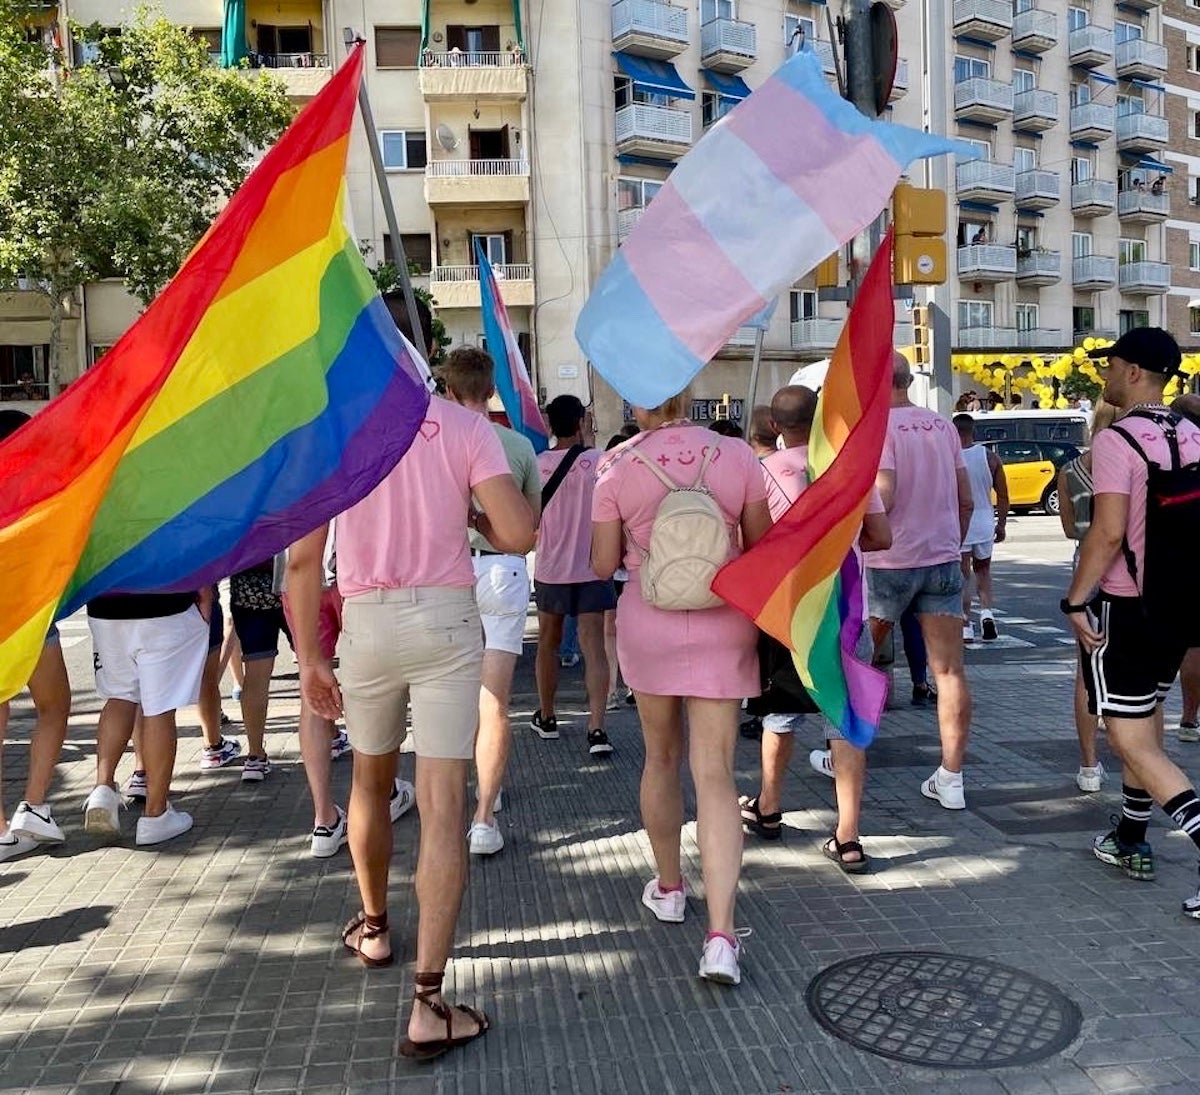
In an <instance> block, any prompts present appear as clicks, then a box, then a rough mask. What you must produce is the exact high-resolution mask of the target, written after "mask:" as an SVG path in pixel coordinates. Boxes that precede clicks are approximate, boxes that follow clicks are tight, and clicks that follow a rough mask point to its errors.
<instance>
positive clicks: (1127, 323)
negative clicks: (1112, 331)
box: [1117, 308, 1150, 335]
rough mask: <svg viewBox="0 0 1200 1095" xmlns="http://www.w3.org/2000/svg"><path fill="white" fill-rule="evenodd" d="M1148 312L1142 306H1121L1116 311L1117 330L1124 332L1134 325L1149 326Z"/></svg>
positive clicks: (1120, 332) (1130, 329)
mask: <svg viewBox="0 0 1200 1095" xmlns="http://www.w3.org/2000/svg"><path fill="white" fill-rule="evenodd" d="M1149 326H1150V313H1149V312H1147V311H1146V310H1145V309H1142V308H1122V309H1121V310H1120V311H1119V312H1118V313H1117V332H1118V333H1119V334H1122V335H1123V334H1125V333H1126V332H1127V331H1132V330H1133V328H1134V327H1149Z"/></svg>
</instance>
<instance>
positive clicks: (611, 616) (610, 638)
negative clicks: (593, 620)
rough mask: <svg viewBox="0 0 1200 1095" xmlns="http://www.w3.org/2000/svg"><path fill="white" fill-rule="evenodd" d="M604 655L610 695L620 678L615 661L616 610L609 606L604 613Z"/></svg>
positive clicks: (618, 668)
mask: <svg viewBox="0 0 1200 1095" xmlns="http://www.w3.org/2000/svg"><path fill="white" fill-rule="evenodd" d="M604 657H605V660H607V662H608V694H609V695H610V696H611V695H612V694H613V693H614V692H615V691H616V690H617V687H618V685H619V684H620V680H621V667H620V665H618V663H617V610H616V609H615V608H610V609H609V610H608V611H607V612H606V613H605V614H604Z"/></svg>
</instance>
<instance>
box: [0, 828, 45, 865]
mask: <svg viewBox="0 0 1200 1095" xmlns="http://www.w3.org/2000/svg"><path fill="white" fill-rule="evenodd" d="M39 847H40V845H39V844H38V842H37V841H36V840H34V839H33V837H31V836H26V835H25V834H24V833H14V832H13V831H12V830H11V829H5V830H4V832H2V833H0V863H3V862H4V861H5V860H6V859H16V858H17V856H19V855H28V854H29V853H30V852H35V851H37V849H38V848H39Z"/></svg>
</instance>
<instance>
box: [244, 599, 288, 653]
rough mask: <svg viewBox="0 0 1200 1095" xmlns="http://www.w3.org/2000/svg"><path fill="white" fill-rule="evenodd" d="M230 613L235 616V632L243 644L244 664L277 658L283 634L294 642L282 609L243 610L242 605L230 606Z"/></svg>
mask: <svg viewBox="0 0 1200 1095" xmlns="http://www.w3.org/2000/svg"><path fill="white" fill-rule="evenodd" d="M229 611H230V614H231V615H232V616H233V630H234V631H236V632H237V637H238V642H240V643H241V644H242V661H244V662H253V661H258V660H259V659H260V658H274V657H277V656H278V654H279V636H280V635H281V634H282V635H283V636H284V637H285V638H286V639H287V641H288V642H289V643H291V641H292V633H291V631H290V630H289V629H288V625H287V620H286V619H285V618H284V615H283V608H282V607H280V608H242V606H241V605H230V606H229Z"/></svg>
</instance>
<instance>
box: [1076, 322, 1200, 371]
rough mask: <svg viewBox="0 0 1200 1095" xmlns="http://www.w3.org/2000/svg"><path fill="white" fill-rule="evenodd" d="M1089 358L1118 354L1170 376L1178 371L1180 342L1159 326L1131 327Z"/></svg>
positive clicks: (1135, 363)
mask: <svg viewBox="0 0 1200 1095" xmlns="http://www.w3.org/2000/svg"><path fill="white" fill-rule="evenodd" d="M1088 356H1089V357H1119V358H1120V359H1121V360H1122V361H1128V362H1129V364H1130V365H1137V366H1138V367H1139V368H1141V369H1146V370H1147V371H1148V372H1152V373H1162V374H1163V375H1164V376H1171V375H1172V374H1173V373H1177V372H1179V366H1180V364H1181V363H1182V361H1183V354H1181V353H1180V352H1179V343H1178V342H1176V341H1175V339H1174V338H1173V337H1172V336H1171V334H1170V332H1169V331H1164V330H1163V329H1162V328H1161V327H1131V328H1130V329H1129V330H1128V331H1126V332H1125V333H1124V334H1123V335H1122V336H1121V337H1120V338H1119V339H1117V341H1116V342H1114V343H1113V344H1112V345H1111V346H1104V347H1102V348H1100V349H1097V350H1093V351H1092V352H1091V353H1090V354H1089V355H1088Z"/></svg>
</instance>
